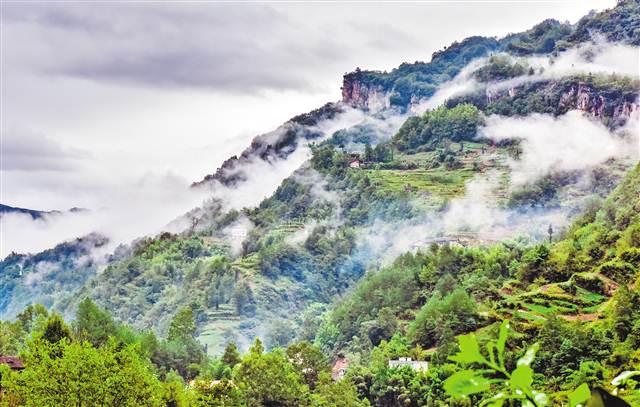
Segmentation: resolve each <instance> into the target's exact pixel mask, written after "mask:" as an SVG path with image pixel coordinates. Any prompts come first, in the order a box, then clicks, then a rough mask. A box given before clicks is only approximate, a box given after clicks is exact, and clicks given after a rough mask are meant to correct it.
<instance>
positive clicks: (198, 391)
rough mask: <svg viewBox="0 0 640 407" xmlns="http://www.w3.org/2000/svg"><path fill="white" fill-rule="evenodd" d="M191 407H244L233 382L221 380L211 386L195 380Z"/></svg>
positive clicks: (240, 394) (240, 393)
mask: <svg viewBox="0 0 640 407" xmlns="http://www.w3.org/2000/svg"><path fill="white" fill-rule="evenodd" d="M194 394H195V400H194V401H193V403H192V404H191V406H193V407H244V406H247V405H246V404H245V403H244V402H243V400H242V392H241V391H240V389H239V388H238V386H236V385H235V384H234V383H233V382H231V381H229V380H226V379H222V380H220V382H218V383H215V384H213V385H211V384H210V383H209V382H208V381H198V380H196V382H195V384H194Z"/></svg>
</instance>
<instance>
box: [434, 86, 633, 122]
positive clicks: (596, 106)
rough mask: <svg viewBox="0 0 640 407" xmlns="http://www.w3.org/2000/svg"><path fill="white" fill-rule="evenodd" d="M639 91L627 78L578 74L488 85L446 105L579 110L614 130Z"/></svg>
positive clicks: (503, 110)
mask: <svg viewBox="0 0 640 407" xmlns="http://www.w3.org/2000/svg"><path fill="white" fill-rule="evenodd" d="M638 89H640V83H638V81H635V80H630V79H629V78H623V77H620V78H616V77H615V76H609V77H598V78H596V77H591V76H589V75H579V76H573V77H566V78H562V79H558V80H546V81H538V82H529V83H525V84H521V85H518V86H511V87H508V88H505V87H495V85H494V86H492V85H491V84H489V85H487V86H486V87H485V88H484V89H483V90H479V91H477V92H475V93H473V94H468V95H463V96H459V97H455V98H452V99H450V100H448V101H447V102H446V104H447V106H450V107H451V106H454V105H456V104H458V103H472V104H474V105H476V106H478V107H479V108H480V109H482V110H483V111H484V112H485V114H500V115H507V116H512V115H526V114H530V113H551V114H554V115H561V114H564V113H566V112H567V111H569V110H581V111H583V112H586V113H589V114H591V115H593V116H594V117H597V118H598V119H600V120H602V121H603V122H604V123H605V124H606V125H607V126H610V127H617V126H619V125H622V124H624V123H625V122H626V121H627V119H628V118H629V117H630V116H631V114H632V113H634V112H636V111H638V109H639V108H640V104H639V101H638V98H637V95H638Z"/></svg>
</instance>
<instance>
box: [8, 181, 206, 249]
mask: <svg viewBox="0 0 640 407" xmlns="http://www.w3.org/2000/svg"><path fill="white" fill-rule="evenodd" d="M96 193H98V194H99V196H100V198H101V199H102V202H103V206H102V207H97V208H91V209H90V210H86V211H77V212H59V213H51V214H45V215H44V216H42V217H40V218H38V219H33V218H32V217H31V216H29V215H27V214H21V213H9V214H5V215H3V216H2V217H1V218H0V257H4V256H6V255H8V254H9V253H11V252H18V253H36V252H40V251H42V250H45V249H48V248H51V247H53V246H55V245H56V244H58V243H61V242H63V241H68V240H72V239H75V238H77V237H81V236H85V235H88V234H90V233H93V232H97V233H100V234H102V235H105V236H106V237H107V238H109V240H110V244H109V245H108V246H106V247H105V248H103V250H107V249H113V248H114V247H115V246H116V245H117V244H120V243H128V242H130V241H132V240H133V239H136V238H139V237H142V236H146V235H152V234H156V233H159V232H161V231H163V230H165V229H166V225H168V224H169V222H170V221H172V220H173V219H175V218H176V217H177V216H179V215H181V214H183V213H186V212H187V211H188V210H190V209H192V208H194V207H196V206H198V205H201V204H202V202H203V200H204V199H205V198H206V197H207V195H206V194H205V193H204V192H203V191H195V190H193V189H191V188H189V187H188V181H187V180H186V179H184V178H181V177H179V176H176V175H172V174H166V175H163V176H156V175H148V176H146V177H144V178H140V179H137V180H132V181H129V182H127V183H124V182H119V183H117V184H114V185H102V186H101V189H100V190H98V191H96Z"/></svg>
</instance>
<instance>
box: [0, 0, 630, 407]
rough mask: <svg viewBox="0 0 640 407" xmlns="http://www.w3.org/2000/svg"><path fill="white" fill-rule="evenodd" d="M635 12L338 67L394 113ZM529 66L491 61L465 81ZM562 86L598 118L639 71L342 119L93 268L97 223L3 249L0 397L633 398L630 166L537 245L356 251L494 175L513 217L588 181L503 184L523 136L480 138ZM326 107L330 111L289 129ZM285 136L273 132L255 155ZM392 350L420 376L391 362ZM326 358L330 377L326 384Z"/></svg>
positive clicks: (610, 113)
mask: <svg viewBox="0 0 640 407" xmlns="http://www.w3.org/2000/svg"><path fill="white" fill-rule="evenodd" d="M634 13H635V14H634ZM603 16H610V17H611V23H609V22H608V21H607V20H606V18H605V17H603ZM636 16H637V5H636V3H634V2H621V3H620V4H619V5H618V6H617V7H616V9H615V11H612V12H605V13H604V14H593V15H590V16H587V17H585V19H583V20H581V22H580V23H579V24H578V27H577V28H573V27H570V26H567V25H566V24H560V23H557V22H555V21H545V22H543V23H542V24H539V25H537V26H536V27H534V28H533V29H532V30H529V31H527V32H525V33H519V34H514V35H511V36H508V37H507V38H505V39H503V40H496V39H492V38H491V39H487V38H482V37H472V38H470V39H467V40H465V41H463V42H461V43H456V44H453V45H452V46H451V47H449V48H447V49H446V50H444V51H441V52H437V53H435V54H434V57H433V59H432V61H431V62H430V63H416V64H403V65H402V66H400V67H399V68H398V69H396V70H394V71H392V72H391V73H379V72H365V71H357V72H355V73H353V74H350V75H347V79H357V80H361V81H364V82H366V83H369V84H371V85H373V86H379V87H382V88H383V89H384V90H387V91H389V92H391V102H392V104H393V105H394V106H400V107H406V106H407V105H408V104H409V103H410V101H411V100H412V99H414V100H415V99H416V98H418V99H419V98H422V97H425V96H429V95H431V94H433V92H434V91H435V89H436V86H437V85H438V84H440V83H442V82H443V81H446V80H449V79H451V78H452V77H453V76H455V75H456V74H457V73H458V72H459V71H460V69H461V68H462V67H463V66H464V65H465V64H467V63H468V62H469V61H470V60H471V59H473V58H476V57H479V56H485V55H487V54H488V53H489V52H494V51H503V50H506V51H508V52H511V53H512V54H516V55H529V54H532V53H541V52H549V51H552V50H559V49H563V47H566V46H568V45H571V44H574V43H576V42H580V41H583V40H584V39H585V38H583V37H585V35H586V34H585V33H586V32H587V31H593V32H598V31H604V32H608V33H609V34H610V35H609V38H614V39H615V38H624V39H626V40H630V41H632V42H633V41H635V37H636V36H637V33H638V32H640V31H638V29H637V28H633V29H629V28H628V27H629V24H631V27H633V24H636V22H637V18H636ZM529 73H531V72H530V70H529V69H528V67H527V66H525V65H524V64H519V63H518V62H517V60H514V59H512V58H506V57H503V56H502V55H501V54H497V55H494V56H493V57H491V58H490V59H489V63H488V64H487V65H485V66H484V67H482V68H480V70H478V71H477V72H476V73H475V75H476V77H477V79H479V80H480V81H483V82H489V81H495V80H500V79H506V78H511V77H514V76H520V75H522V74H529ZM578 88H581V89H587V90H588V91H589V92H590V93H592V94H593V95H594V96H598V97H599V96H602V98H603V100H604V102H603V105H602V117H601V120H602V121H603V122H604V123H605V124H606V125H607V126H609V127H616V126H618V125H620V124H622V119H620V118H619V116H618V118H617V119H616V120H614V116H616V115H615V113H616V111H618V112H619V110H620V106H623V105H624V104H625V103H628V102H632V101H634V100H635V97H636V93H637V91H638V89H639V88H640V85H639V83H638V81H635V80H631V79H629V78H626V77H620V76H615V75H609V76H602V75H577V76H572V77H566V78H562V79H558V80H553V81H546V82H538V83H534V84H526V85H523V86H522V87H519V88H518V89H517V92H516V93H515V94H511V95H507V94H504V95H503V94H498V95H496V96H495V97H493V98H491V99H492V100H487V94H486V92H485V91H486V89H481V90H480V91H479V92H478V93H475V94H470V95H465V96H462V97H458V98H454V99H452V100H449V101H448V102H447V103H446V105H445V106H442V107H440V108H437V109H435V110H432V111H428V112H426V113H425V114H424V115H422V116H420V117H411V118H409V119H408V120H407V121H406V122H405V123H404V124H403V126H402V127H401V129H400V131H399V132H398V133H397V134H396V135H395V136H394V137H393V138H392V139H391V140H387V139H386V138H384V137H382V136H381V135H380V132H379V131H376V129H375V126H374V125H372V124H362V125H358V126H355V127H352V128H349V129H343V130H339V131H337V132H336V133H334V134H333V135H332V137H330V138H329V139H327V140H326V141H323V142H321V143H318V144H316V145H313V146H312V150H313V151H312V157H311V159H310V161H309V162H308V163H305V165H303V166H302V167H301V168H300V169H298V170H297V171H295V172H294V173H293V174H292V175H291V176H290V177H288V178H287V179H285V180H284V181H283V182H282V183H281V185H280V186H279V187H278V189H277V190H276V191H275V193H274V194H272V196H270V197H268V198H267V199H265V200H263V201H262V202H261V203H260V205H259V206H258V207H255V208H245V209H243V210H230V211H225V210H223V207H222V204H221V202H218V201H211V202H207V203H206V204H205V205H204V207H203V208H202V210H201V211H194V212H193V213H191V214H190V216H192V223H191V227H190V228H188V230H186V231H184V232H183V233H181V234H170V233H163V234H161V235H159V236H155V237H148V238H143V239H140V240H138V241H135V242H133V243H132V244H131V245H129V246H121V247H119V248H117V249H116V250H115V252H114V253H113V254H112V255H111V256H110V257H109V258H108V259H107V261H106V266H105V267H104V270H102V269H101V268H100V267H99V266H98V265H97V264H96V261H95V260H93V258H92V257H91V256H89V254H90V253H91V250H92V249H93V248H95V247H101V246H102V245H104V244H105V243H106V241H105V240H104V239H103V238H101V237H99V236H90V237H88V238H83V239H79V240H78V241H75V242H70V243H65V244H62V245H59V246H57V247H56V248H54V249H52V250H48V251H46V252H43V253H40V254H37V255H18V254H12V255H11V256H9V257H8V258H7V259H5V260H4V261H3V262H2V265H1V266H0V312H2V313H3V314H6V315H9V316H11V317H13V316H15V320H12V321H0V355H19V356H20V357H21V358H22V360H23V361H24V363H25V366H26V368H25V369H24V370H23V371H21V372H18V371H10V369H9V368H8V366H4V365H2V367H1V370H0V374H1V379H0V380H2V382H1V385H2V389H3V393H2V395H1V396H0V405H11V406H14V405H154V406H156V405H158V406H159V405H164V406H174V407H175V406H265V407H272V406H322V407H325V406H326V407H329V406H344V407H351V406H354V407H360V406H363V407H364V406H378V407H388V406H390V407H399V406H409V407H418V406H446V405H453V406H469V405H481V404H482V405H495V406H500V405H513V406H520V405H522V406H528V407H530V406H535V407H537V406H541V405H545V404H546V405H553V403H555V404H558V403H566V402H570V403H573V404H576V403H578V402H584V400H585V399H586V397H588V396H589V395H590V396H591V397H596V396H597V395H599V397H609V396H607V394H608V393H603V392H605V391H607V392H614V391H617V393H618V396H620V397H622V398H623V399H625V400H627V401H628V402H629V403H630V404H638V403H640V394H639V393H638V383H639V382H638V375H637V374H636V373H634V372H636V371H637V370H638V369H639V368H640V352H639V351H638V349H640V311H639V310H640V292H639V291H638V289H639V285H640V273H639V272H638V271H639V270H638V269H639V268H640V218H639V215H638V214H639V213H640V200H639V197H640V167H636V168H635V169H634V170H633V171H631V172H630V173H629V174H628V175H627V177H626V178H625V179H624V181H622V182H621V183H620V184H619V185H618V187H617V189H616V190H615V191H614V192H613V193H611V194H610V195H609V196H608V197H607V198H606V199H603V198H604V197H605V196H606V195H607V194H608V193H609V192H610V191H611V190H612V189H613V187H614V186H615V185H616V184H617V181H618V178H617V177H618V173H617V172H616V171H618V172H621V170H615V169H612V167H613V166H606V167H603V169H599V170H598V171H594V173H593V175H594V178H595V179H596V181H595V182H594V186H593V189H592V191H590V192H593V193H597V194H599V195H601V196H602V197H603V198H596V199H592V200H591V201H589V202H588V204H587V205H586V208H585V210H584V212H583V213H582V215H580V216H579V217H578V218H577V219H576V220H575V221H574V223H573V225H572V226H571V227H570V228H569V229H568V230H558V231H555V232H554V231H553V230H551V229H550V232H549V239H548V241H546V239H545V242H542V243H541V242H538V243H535V242H534V243H531V242H529V241H527V240H525V239H515V240H508V241H502V242H501V243H499V244H495V245H492V246H488V247H458V246H457V245H453V244H452V245H449V244H435V243H434V244H432V245H431V246H429V247H423V248H422V249H421V250H420V251H418V252H417V253H405V254H403V255H401V256H399V257H397V258H396V259H395V260H394V261H392V262H390V264H387V265H386V266H384V267H382V266H381V265H380V262H379V260H380V258H381V256H382V253H379V252H378V251H377V249H375V248H372V247H370V246H368V244H365V243H363V241H364V240H366V239H363V238H367V237H370V238H372V240H373V239H380V240H383V239H385V237H386V236H367V234H374V233H375V232H371V230H375V229H374V227H373V226H375V225H376V224H378V223H386V224H388V225H392V226H397V225H401V224H403V223H405V222H411V221H414V220H416V219H420V217H421V216H424V215H429V216H433V217H438V216H439V215H440V214H442V213H444V209H445V208H446V207H447V204H448V201H449V200H450V199H453V198H455V197H457V196H460V195H462V194H463V192H464V190H465V183H466V182H467V181H469V180H471V179H473V178H474V177H475V176H476V175H479V174H481V175H482V174H484V175H486V174H485V173H494V172H495V173H497V174H498V176H499V177H502V178H501V179H502V180H504V182H503V184H504V185H502V186H500V188H498V189H499V190H497V191H495V192H494V194H495V195H496V196H495V198H496V201H497V202H498V203H499V204H504V205H505V209H508V210H509V211H511V212H513V213H518V211H533V210H535V211H544V210H545V209H547V208H549V207H553V206H562V205H564V204H566V202H563V199H566V198H565V197H564V196H563V192H564V191H565V189H566V188H570V187H571V186H572V185H575V183H576V181H577V180H578V178H579V177H580V176H581V175H584V174H580V173H573V172H572V173H561V174H552V175H549V176H546V177H543V178H541V179H539V180H537V181H536V182H533V183H531V184H528V185H524V186H522V187H519V188H516V189H514V190H512V191H510V193H509V194H508V195H507V192H506V190H507V186H508V173H507V167H506V166H505V161H506V159H507V157H508V156H510V157H511V158H513V159H518V156H519V154H520V153H522V151H521V148H520V146H519V144H518V142H516V141H505V142H502V143H498V144H497V145H496V144H494V143H491V142H490V141H488V140H481V139H477V130H478V127H479V126H481V125H482V123H483V118H484V117H485V115H490V114H502V115H527V114H531V113H536V112H537V113H550V114H554V115H560V114H563V113H566V111H567V110H568V109H570V108H571V107H572V106H574V105H575V103H576V99H577V89H578ZM616 109H618V110H616ZM333 114H335V106H329V105H328V106H326V107H325V108H323V109H321V110H320V111H317V112H314V113H313V114H310V115H302V116H299V117H297V118H296V119H295V120H294V122H295V123H298V124H308V125H314V124H317V117H320V116H324V117H333ZM598 114H600V113H598ZM316 136H317V135H315V134H311V135H309V138H310V139H312V138H314V137H316ZM295 142H296V136H295V131H294V130H292V128H291V129H289V128H288V131H287V132H286V133H285V136H284V137H283V138H282V140H280V141H279V142H278V143H277V145H274V146H269V147H265V148H266V149H267V150H268V154H271V153H274V152H275V153H280V152H282V151H286V150H287V148H288V147H289V146H290V145H291V144H293V143H295ZM356 160H357V162H358V165H355V164H354V165H352V164H353V163H354V162H356ZM229 165H231V164H229ZM621 168H626V167H624V165H621ZM231 181H232V180H229V182H230V183H232V182H231ZM581 197H582V196H581ZM245 226H246V227H245ZM553 226H554V228H555V226H556V225H553ZM544 227H545V229H546V227H547V226H546V225H544ZM238 229H239V230H238ZM409 238H412V237H409ZM405 247H406V246H405ZM59 292H60V293H59ZM37 303H42V304H43V305H37ZM59 313H60V314H59ZM73 317H75V318H73ZM65 319H66V320H67V321H72V322H70V323H66V322H65ZM505 321H510V322H509V330H508V331H507V325H506V322H505ZM507 334H508V335H507ZM258 338H260V339H258ZM495 338H497V339H495ZM261 340H263V341H264V344H263V342H261ZM251 342H253V345H252V346H251V347H249V346H250V343H251ZM535 344H537V345H535ZM536 349H537V352H533V350H536ZM534 353H535V357H534V355H533V354H534ZM406 357H410V358H412V359H413V360H414V361H421V362H428V363H429V365H428V369H426V370H424V369H422V368H415V369H414V368H412V365H405V366H390V364H389V362H390V361H391V360H397V359H398V358H406ZM336 361H338V362H339V363H338V364H337V365H336V366H337V367H338V368H340V367H341V366H342V368H344V369H346V373H345V379H344V380H339V381H334V380H333V379H332V378H331V376H330V374H331V373H336V372H335V371H334V372H332V369H331V365H332V363H334V362H336ZM418 366H424V365H418ZM338 370H339V369H338ZM338 373H339V372H338ZM105 378H106V379H105ZM49 382H51V384H49Z"/></svg>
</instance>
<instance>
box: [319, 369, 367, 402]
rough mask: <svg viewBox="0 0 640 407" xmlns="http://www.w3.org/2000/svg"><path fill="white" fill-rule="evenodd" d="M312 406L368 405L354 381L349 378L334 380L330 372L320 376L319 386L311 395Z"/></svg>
mask: <svg viewBox="0 0 640 407" xmlns="http://www.w3.org/2000/svg"><path fill="white" fill-rule="evenodd" d="M311 406H312V407H367V406H370V404H369V402H368V401H367V400H361V399H360V396H359V394H358V391H357V390H356V388H355V386H354V385H353V383H352V382H351V381H349V380H347V379H344V380H339V381H337V382H334V381H333V380H331V376H330V375H329V374H323V375H321V377H320V381H319V383H318V387H317V388H316V390H315V391H314V393H313V394H312V395H311Z"/></svg>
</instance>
